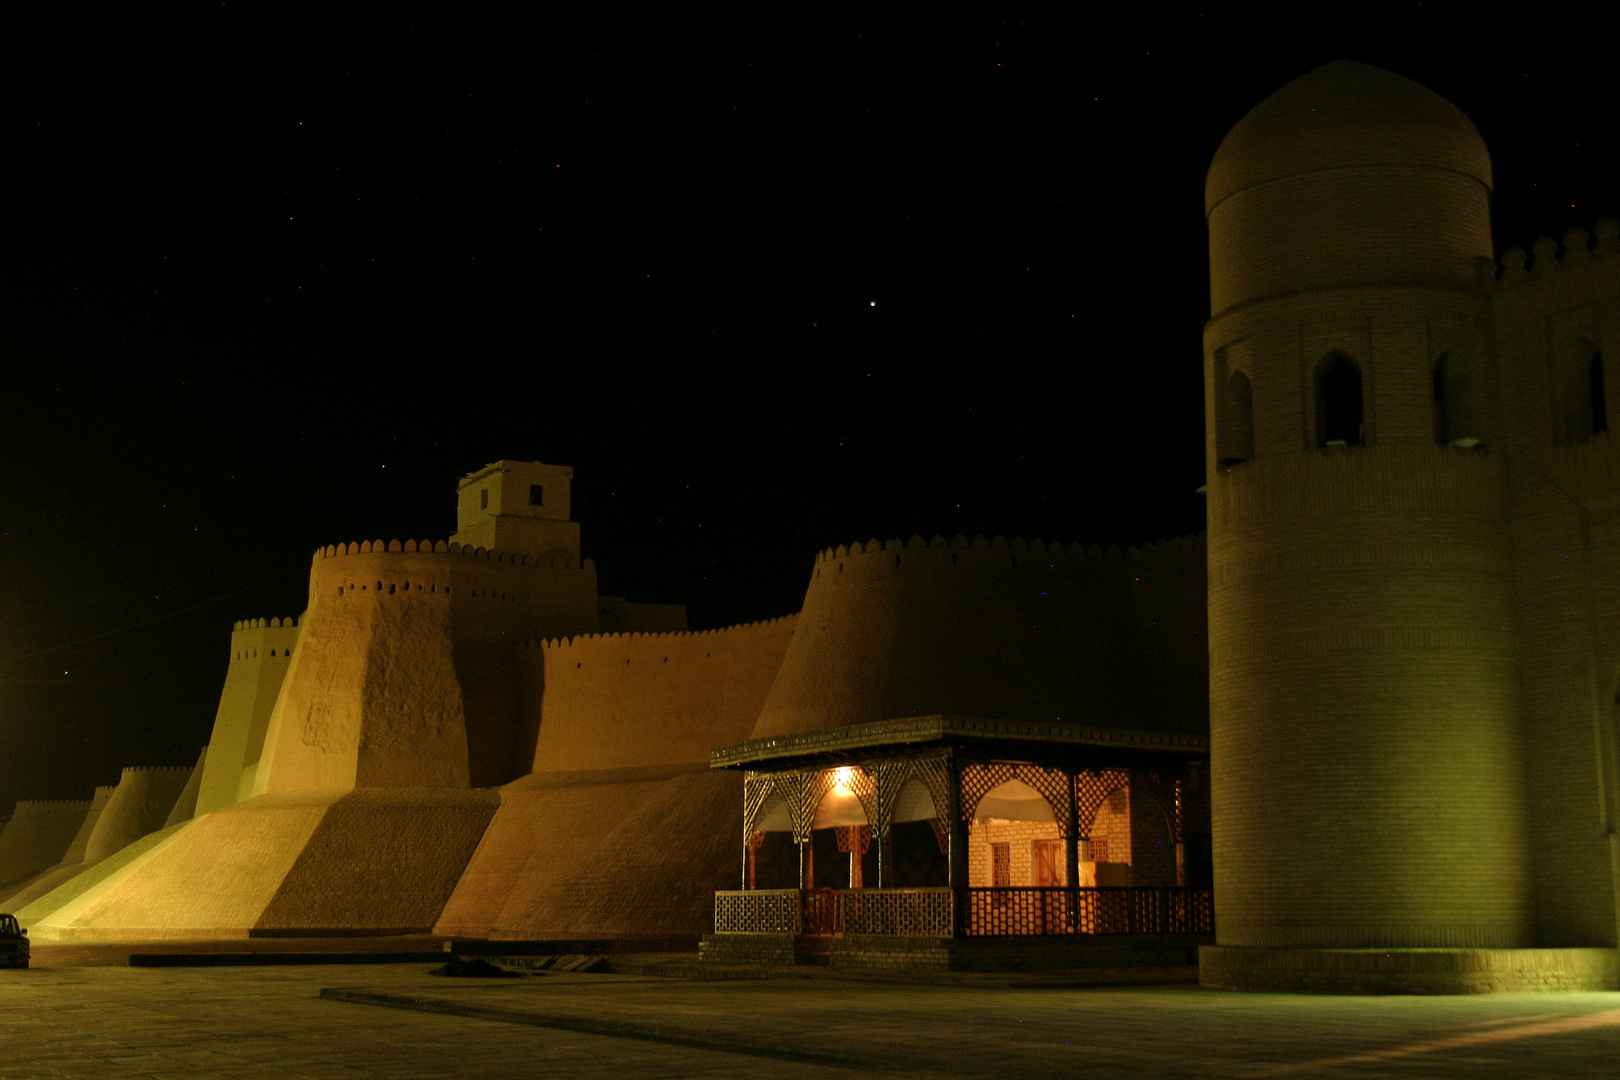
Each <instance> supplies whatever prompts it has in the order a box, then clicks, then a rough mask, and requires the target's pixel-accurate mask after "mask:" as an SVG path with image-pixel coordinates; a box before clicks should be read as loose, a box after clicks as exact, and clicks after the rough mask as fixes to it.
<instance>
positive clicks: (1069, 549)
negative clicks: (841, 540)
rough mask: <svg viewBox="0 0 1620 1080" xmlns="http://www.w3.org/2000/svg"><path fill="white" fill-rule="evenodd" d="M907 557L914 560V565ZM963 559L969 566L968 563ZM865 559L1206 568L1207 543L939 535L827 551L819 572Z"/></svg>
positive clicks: (930, 564) (934, 564)
mask: <svg viewBox="0 0 1620 1080" xmlns="http://www.w3.org/2000/svg"><path fill="white" fill-rule="evenodd" d="M908 556H909V557H911V561H910V562H909V563H908V561H907V557H908ZM964 557H966V558H967V559H968V560H969V561H968V562H966V563H964V562H963V558H964ZM863 558H864V559H867V560H874V561H876V562H882V563H886V564H887V565H891V566H893V567H894V568H896V569H900V568H904V567H906V566H908V565H909V566H911V567H914V568H919V569H921V568H940V569H943V568H946V567H957V566H963V565H968V566H974V565H977V566H989V565H996V566H1005V567H1008V568H1013V567H1018V566H1023V567H1025V568H1044V569H1061V568H1078V567H1089V566H1094V565H1096V564H1098V563H1106V562H1112V561H1129V562H1133V563H1134V562H1147V563H1160V564H1165V565H1178V564H1184V563H1187V562H1188V561H1189V560H1190V561H1193V562H1196V563H1199V564H1201V563H1202V560H1203V542H1202V540H1201V538H1200V537H1197V536H1187V537H1178V538H1176V539H1173V540H1166V541H1162V542H1159V543H1150V544H1143V545H1141V546H1140V547H1127V548H1124V549H1121V548H1119V547H1118V546H1112V547H1109V548H1106V549H1104V548H1102V547H1100V546H1099V545H1097V544H1092V545H1091V546H1089V547H1086V546H1084V545H1081V544H1069V545H1068V546H1064V545H1063V544H1061V543H1058V542H1053V543H1051V544H1048V543H1045V542H1044V541H1041V540H1028V541H1026V540H1024V539H1023V538H1022V537H1015V538H1013V539H1012V540H1008V539H1007V538H1006V537H1004V536H996V537H994V538H993V539H986V538H985V537H984V536H975V537H973V538H972V539H971V540H969V539H968V538H967V537H965V536H961V535H957V536H955V537H953V538H952V539H950V540H947V539H945V537H943V536H939V535H935V536H934V537H933V539H931V540H924V539H923V538H922V537H921V536H912V537H911V539H910V540H905V541H901V540H882V541H880V540H876V539H873V540H868V541H867V542H866V543H864V544H862V543H860V542H858V541H857V542H856V543H853V544H840V545H838V546H837V547H835V548H826V549H824V550H822V551H820V552H817V554H816V566H817V568H818V569H819V568H821V567H823V566H827V565H829V564H836V563H838V562H839V561H840V560H849V559H863ZM891 560H892V561H891ZM1020 560H1022V561H1020Z"/></svg>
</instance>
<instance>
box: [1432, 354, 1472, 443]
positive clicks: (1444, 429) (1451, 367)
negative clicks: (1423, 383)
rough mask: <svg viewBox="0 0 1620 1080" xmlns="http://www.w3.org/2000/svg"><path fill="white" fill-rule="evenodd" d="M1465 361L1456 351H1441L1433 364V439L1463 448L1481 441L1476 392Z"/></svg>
mask: <svg viewBox="0 0 1620 1080" xmlns="http://www.w3.org/2000/svg"><path fill="white" fill-rule="evenodd" d="M1471 375H1472V373H1471V372H1470V371H1469V370H1468V363H1467V361H1465V360H1464V359H1463V358H1462V357H1460V356H1458V355H1457V354H1456V353H1445V354H1444V355H1442V356H1441V357H1440V359H1439V360H1437V361H1435V364H1434V441H1435V442H1437V443H1439V444H1440V445H1441V446H1457V447H1461V448H1463V449H1465V450H1466V449H1469V448H1471V447H1475V446H1478V445H1479V444H1480V443H1481V442H1482V441H1483V435H1484V430H1483V424H1482V422H1481V419H1480V416H1479V404H1480V402H1479V397H1480V395H1479V392H1478V389H1477V388H1476V387H1475V386H1474V385H1473V379H1472V378H1471Z"/></svg>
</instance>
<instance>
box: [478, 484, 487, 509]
mask: <svg viewBox="0 0 1620 1080" xmlns="http://www.w3.org/2000/svg"><path fill="white" fill-rule="evenodd" d="M478 509H480V510H488V509H489V488H485V489H484V490H482V491H480V492H479V493H478Z"/></svg>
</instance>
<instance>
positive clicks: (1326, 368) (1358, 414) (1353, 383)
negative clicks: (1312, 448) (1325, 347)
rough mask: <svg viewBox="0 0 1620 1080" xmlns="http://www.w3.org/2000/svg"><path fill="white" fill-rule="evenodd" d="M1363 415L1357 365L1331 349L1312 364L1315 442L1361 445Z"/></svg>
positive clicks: (1362, 398)
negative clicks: (1314, 365)
mask: <svg viewBox="0 0 1620 1080" xmlns="http://www.w3.org/2000/svg"><path fill="white" fill-rule="evenodd" d="M1366 436H1367V417H1366V405H1365V397H1364V390H1363V386H1362V378H1361V365H1359V364H1357V363H1356V362H1355V360H1353V359H1351V358H1350V357H1349V356H1348V355H1346V354H1344V353H1342V352H1331V353H1328V354H1327V355H1326V356H1324V357H1322V360H1321V362H1320V363H1318V364H1317V365H1316V445H1317V446H1361V445H1363V444H1364V443H1365V442H1366Z"/></svg>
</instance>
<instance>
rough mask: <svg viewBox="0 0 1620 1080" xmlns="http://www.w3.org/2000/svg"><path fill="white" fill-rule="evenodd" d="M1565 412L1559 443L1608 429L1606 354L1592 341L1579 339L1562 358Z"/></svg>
mask: <svg viewBox="0 0 1620 1080" xmlns="http://www.w3.org/2000/svg"><path fill="white" fill-rule="evenodd" d="M1561 368H1562V372H1561V375H1560V380H1559V381H1560V382H1561V383H1562V387H1561V389H1562V394H1561V397H1562V401H1561V404H1562V406H1563V413H1564V423H1563V430H1562V431H1561V432H1560V433H1559V434H1560V435H1561V438H1560V440H1559V441H1560V442H1566V443H1575V442H1585V441H1586V440H1588V439H1590V438H1591V437H1592V436H1594V435H1596V434H1598V433H1600V432H1604V431H1608V430H1609V403H1608V399H1607V396H1606V387H1605V386H1604V381H1603V354H1602V353H1601V352H1599V351H1598V349H1597V347H1596V346H1595V345H1593V344H1592V343H1591V342H1590V341H1577V342H1576V343H1575V344H1574V345H1573V346H1571V348H1570V349H1569V351H1568V353H1567V354H1566V355H1565V356H1564V357H1563V363H1562V365H1561Z"/></svg>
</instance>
